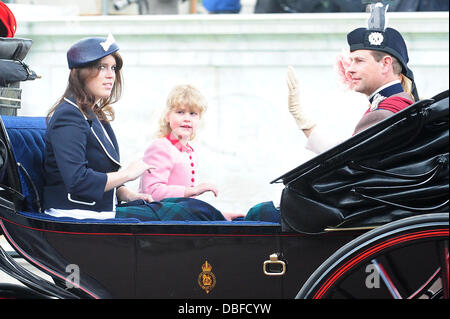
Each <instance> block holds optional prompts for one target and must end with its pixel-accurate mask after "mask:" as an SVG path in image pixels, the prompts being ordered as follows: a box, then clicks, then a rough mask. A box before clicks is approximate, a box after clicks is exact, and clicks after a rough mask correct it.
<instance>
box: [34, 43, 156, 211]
mask: <svg viewBox="0 0 450 319" xmlns="http://www.w3.org/2000/svg"><path fill="white" fill-rule="evenodd" d="M118 49H119V48H118V46H117V44H116V43H115V41H114V38H113V37H112V36H111V35H110V36H109V37H108V38H106V39H105V38H85V39H82V40H80V41H78V42H77V43H75V44H74V45H72V47H71V48H70V49H69V51H68V52H67V60H68V64H69V69H70V75H69V84H68V86H67V89H66V91H65V93H64V94H63V96H62V97H61V98H60V100H59V101H58V102H57V103H56V104H55V106H54V107H52V109H51V110H50V111H49V114H48V127H47V132H46V135H45V144H46V155H45V161H44V169H45V175H46V180H45V186H44V194H43V203H44V208H45V209H46V212H50V211H53V212H54V211H57V212H67V210H72V209H78V210H87V211H90V212H113V211H114V209H115V203H116V201H117V200H119V201H121V200H124V201H132V200H136V199H143V200H145V201H148V202H150V201H152V199H151V196H149V195H147V194H141V193H136V192H134V191H132V190H130V189H128V188H127V187H126V186H124V185H123V184H124V183H126V182H128V181H131V180H135V179H136V178H138V177H139V176H140V175H141V174H142V173H143V172H145V171H149V170H150V168H151V167H150V166H149V165H148V164H146V163H144V162H143V161H142V159H141V160H137V161H135V162H133V163H132V164H130V166H128V167H127V168H125V169H122V170H119V169H120V168H121V164H120V157H119V146H118V145H117V140H116V137H115V135H114V131H113V129H112V127H111V125H110V121H111V120H113V119H114V112H113V109H112V108H111V106H110V104H112V103H114V102H116V101H117V100H118V99H119V98H120V93H121V88H122V80H121V72H120V70H121V68H122V58H121V57H120V55H119V53H118V52H117V51H118ZM77 212H79V211H77ZM93 216H94V217H95V216H97V214H93ZM108 216H109V217H114V215H108Z"/></svg>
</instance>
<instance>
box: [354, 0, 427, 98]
mask: <svg viewBox="0 0 450 319" xmlns="http://www.w3.org/2000/svg"><path fill="white" fill-rule="evenodd" d="M387 8H388V7H387V6H386V7H385V6H384V5H383V4H381V3H377V4H372V5H371V7H370V9H371V16H370V18H369V21H368V24H369V25H368V28H357V29H355V30H353V31H352V32H350V33H349V34H347V42H348V44H349V46H350V52H353V51H356V50H376V51H382V52H386V53H388V54H390V55H392V56H393V57H395V58H396V59H397V60H398V61H399V62H400V64H401V65H402V73H403V74H404V75H405V76H406V77H407V78H409V79H410V80H411V82H412V92H411V93H412V94H413V95H414V98H415V99H416V101H417V100H418V99H419V97H418V93H417V88H416V85H415V82H414V74H413V72H412V71H411V69H410V68H409V67H408V62H409V57H408V49H407V48H406V43H405V40H404V39H403V37H402V35H401V34H400V32H398V31H397V30H395V29H393V28H385V23H386V18H385V14H386V11H387Z"/></svg>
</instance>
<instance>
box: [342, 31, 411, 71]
mask: <svg viewBox="0 0 450 319" xmlns="http://www.w3.org/2000/svg"><path fill="white" fill-rule="evenodd" d="M347 42H348V44H349V46H350V51H351V52H352V51H356V50H376V51H383V52H386V53H389V54H390V55H392V56H394V57H396V58H397V60H398V61H399V62H400V63H401V64H402V69H403V70H402V73H403V74H405V75H406V76H408V71H410V70H409V68H408V65H407V64H408V62H409V57H408V50H407V49H406V43H405V40H404V39H403V37H402V35H401V34H400V32H398V31H397V30H395V29H393V28H386V29H385V30H384V31H381V30H368V29H366V28H357V29H355V30H353V31H352V32H350V33H349V34H347Z"/></svg>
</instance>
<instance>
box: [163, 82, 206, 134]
mask: <svg viewBox="0 0 450 319" xmlns="http://www.w3.org/2000/svg"><path fill="white" fill-rule="evenodd" d="M178 107H183V108H185V109H186V110H188V111H189V112H190V111H196V112H198V114H199V116H200V118H202V115H203V113H204V112H205V111H206V109H207V108H208V105H207V103H206V99H205V98H204V96H203V95H202V94H201V93H200V91H199V90H198V89H197V88H195V87H193V86H192V85H189V84H183V85H177V86H175V87H174V88H173V89H172V90H171V91H170V93H169V96H168V97H167V102H166V108H165V110H164V112H163V114H162V116H161V118H160V120H159V132H158V134H157V135H158V137H165V136H167V135H168V134H169V133H170V132H171V129H170V124H169V122H168V120H167V115H168V114H169V113H170V112H171V111H172V110H174V109H175V108H178ZM194 137H195V133H194V134H192V136H191V140H193V139H194Z"/></svg>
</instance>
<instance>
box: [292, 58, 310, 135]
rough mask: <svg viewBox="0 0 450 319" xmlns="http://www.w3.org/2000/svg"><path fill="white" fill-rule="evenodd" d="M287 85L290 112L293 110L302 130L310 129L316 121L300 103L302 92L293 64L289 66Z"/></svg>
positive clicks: (293, 114)
mask: <svg viewBox="0 0 450 319" xmlns="http://www.w3.org/2000/svg"><path fill="white" fill-rule="evenodd" d="M286 81H287V85H288V89H289V95H288V107H289V112H291V114H292V116H293V117H294V119H295V122H296V123H297V126H298V127H299V128H300V129H301V130H309V129H311V128H312V127H313V126H314V125H316V123H314V121H313V119H312V118H311V117H310V116H309V115H308V114H307V112H306V111H305V110H304V108H303V107H302V106H301V105H300V94H299V90H298V80H297V75H296V74H295V70H294V68H293V67H292V66H288V71H287V78H286Z"/></svg>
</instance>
